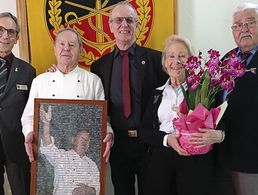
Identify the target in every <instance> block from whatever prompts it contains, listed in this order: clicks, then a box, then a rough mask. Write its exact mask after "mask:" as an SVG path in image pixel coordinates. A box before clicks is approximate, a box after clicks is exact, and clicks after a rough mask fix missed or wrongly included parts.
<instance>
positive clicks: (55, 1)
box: [48, 0, 62, 32]
mask: <svg viewBox="0 0 258 195" xmlns="http://www.w3.org/2000/svg"><path fill="white" fill-rule="evenodd" d="M48 4H49V7H50V10H48V14H49V16H50V19H49V23H50V24H51V26H53V27H54V29H55V30H54V32H57V31H58V30H59V29H60V27H61V28H62V26H61V23H62V16H60V13H61V9H59V7H60V6H61V5H62V1H61V0H52V1H49V2H48Z"/></svg>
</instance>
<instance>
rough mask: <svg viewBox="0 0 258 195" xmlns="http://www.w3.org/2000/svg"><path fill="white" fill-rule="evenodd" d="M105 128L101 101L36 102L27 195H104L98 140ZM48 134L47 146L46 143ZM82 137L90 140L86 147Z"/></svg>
mask: <svg viewBox="0 0 258 195" xmlns="http://www.w3.org/2000/svg"><path fill="white" fill-rule="evenodd" d="M50 107H51V109H49V108H50ZM47 113H48V114H47ZM50 113H51V114H50ZM50 119H51V120H50ZM43 121H45V122H43ZM46 121H47V122H48V123H46ZM46 124H49V126H48V125H46ZM47 127H48V128H47ZM106 128H107V102H106V101H104V100H63V99H38V98H36V99H35V104H34V142H33V151H34V155H35V159H36V160H35V161H34V162H32V165H31V189H30V195H36V194H60V193H61V194H74V195H75V194H76V193H75V192H79V191H80V190H89V191H90V192H91V193H89V194H92V195H93V194H94V195H95V194H96V195H104V186H105V185H104V178H105V168H106V167H105V165H106V163H105V159H104V158H102V156H103V152H104V144H102V143H103V142H102V140H103V139H104V137H105V136H106ZM48 130H49V132H50V136H51V139H50V140H51V143H50V144H49V143H47V141H46V140H48V136H49V134H48V133H46V132H48ZM43 131H44V133H43ZM85 132H87V133H85ZM79 134H80V138H79V136H78V135H79ZM46 135H47V136H46ZM82 135H83V136H84V137H83V136H82ZM86 135H87V136H86ZM85 136H86V137H87V138H90V142H89V144H85V143H88V141H89V140H88V139H86V138H85ZM86 140H87V141H86ZM46 143H47V144H46ZM44 144H45V147H43V146H44ZM87 146H89V147H87ZM87 148H88V150H87ZM86 151H87V152H86ZM84 152H86V155H85V156H84V155H83V154H84ZM78 154H80V156H79V155H78ZM82 156H83V157H82ZM87 166H88V168H87V169H86V167H87ZM96 167H97V169H96ZM97 171H99V174H98V172H97ZM97 176H98V177H97ZM89 178H90V179H89ZM86 180H88V181H86ZM61 188H63V191H62V189H61ZM60 189H61V191H60ZM54 190H55V193H53V191H54ZM58 190H59V192H57V191H58ZM94 190H95V193H94ZM98 191H99V193H98Z"/></svg>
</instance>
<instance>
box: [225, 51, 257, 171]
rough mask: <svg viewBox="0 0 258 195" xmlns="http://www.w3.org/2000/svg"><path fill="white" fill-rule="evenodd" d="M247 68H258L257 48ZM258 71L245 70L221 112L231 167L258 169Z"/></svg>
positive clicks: (242, 169)
mask: <svg viewBox="0 0 258 195" xmlns="http://www.w3.org/2000/svg"><path fill="white" fill-rule="evenodd" d="M248 68H258V51H257V52H256V53H255V54H254V56H253V58H252V60H251V61H250V63H249V65H248ZM257 116H258V72H257V74H252V73H251V72H247V73H245V75H244V76H243V77H242V78H239V79H238V80H237V82H236V85H235V88H234V90H233V91H232V92H231V93H230V94H229V96H228V108H227V110H226V112H225V114H224V116H223V122H224V124H225V127H226V137H225V143H224V145H225V149H226V150H225V151H226V152H227V153H226V156H227V157H228V160H229V165H230V168H231V169H232V170H235V171H241V172H247V173H258V121H257V119H258V118H257Z"/></svg>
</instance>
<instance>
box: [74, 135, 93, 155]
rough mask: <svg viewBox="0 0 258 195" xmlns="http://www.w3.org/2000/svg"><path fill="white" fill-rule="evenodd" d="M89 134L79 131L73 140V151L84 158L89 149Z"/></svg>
mask: <svg viewBox="0 0 258 195" xmlns="http://www.w3.org/2000/svg"><path fill="white" fill-rule="evenodd" d="M89 136H90V135H89V133H88V132H86V131H80V132H79V133H78V134H77V135H76V136H75V137H74V140H73V146H74V147H73V149H74V151H75V152H76V153H77V154H78V155H79V156H81V157H82V156H84V155H85V154H86V152H87V151H88V149H89V145H90V138H89Z"/></svg>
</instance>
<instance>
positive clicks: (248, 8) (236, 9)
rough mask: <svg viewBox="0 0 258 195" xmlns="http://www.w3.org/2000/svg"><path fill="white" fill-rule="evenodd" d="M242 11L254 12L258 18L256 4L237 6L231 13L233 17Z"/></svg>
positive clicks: (257, 5)
mask: <svg viewBox="0 0 258 195" xmlns="http://www.w3.org/2000/svg"><path fill="white" fill-rule="evenodd" d="M244 10H254V11H255V12H256V17H258V4H254V3H247V2H244V3H241V4H239V5H238V6H237V7H236V8H235V11H234V13H233V15H235V14H236V13H237V12H241V11H244Z"/></svg>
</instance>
